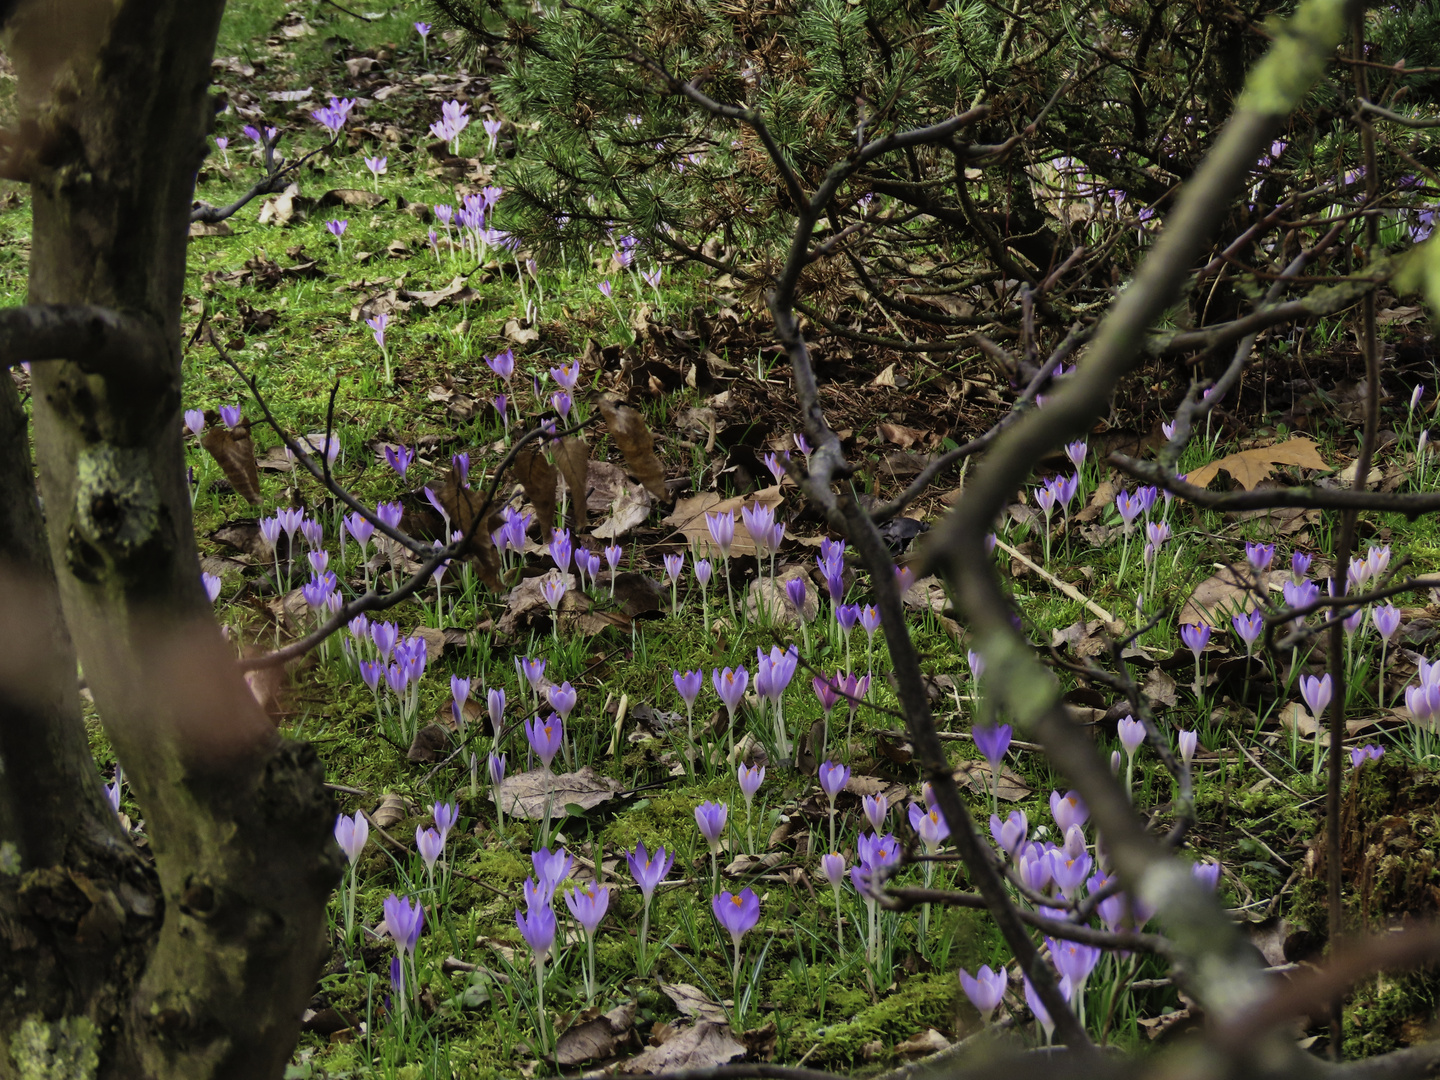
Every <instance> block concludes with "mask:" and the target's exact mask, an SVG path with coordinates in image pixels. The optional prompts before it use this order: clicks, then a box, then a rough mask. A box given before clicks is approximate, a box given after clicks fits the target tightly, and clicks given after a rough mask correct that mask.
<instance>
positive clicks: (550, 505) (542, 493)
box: [515, 446, 560, 543]
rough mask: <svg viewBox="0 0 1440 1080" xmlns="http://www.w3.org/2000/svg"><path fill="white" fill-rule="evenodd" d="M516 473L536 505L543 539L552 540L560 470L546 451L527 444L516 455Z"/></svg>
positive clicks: (527, 496) (536, 513)
mask: <svg viewBox="0 0 1440 1080" xmlns="http://www.w3.org/2000/svg"><path fill="white" fill-rule="evenodd" d="M515 475H516V476H518V477H519V478H520V485H521V486H522V487H523V488H524V489H525V497H526V498H527V499H529V500H530V502H531V503H533V504H534V506H535V520H536V521H538V522H540V534H541V537H540V538H541V539H542V540H543V541H544V542H545V543H549V542H550V537H551V536H552V535H553V534H554V531H555V527H554V525H553V524H552V522H554V520H555V502H556V496H557V494H558V492H557V490H556V489H557V487H558V482H559V479H560V473H559V470H557V469H556V468H555V466H554V465H552V464H551V463H550V462H549V461H548V460H547V459H546V457H545V455H544V453H542V452H541V451H539V450H537V449H535V447H533V446H527V447H525V448H524V449H523V450H521V451H520V452H519V453H518V454H516V455H515Z"/></svg>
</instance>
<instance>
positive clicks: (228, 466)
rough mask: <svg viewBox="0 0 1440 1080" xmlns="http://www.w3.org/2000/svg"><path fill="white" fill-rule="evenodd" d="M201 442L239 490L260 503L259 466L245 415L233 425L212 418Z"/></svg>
mask: <svg viewBox="0 0 1440 1080" xmlns="http://www.w3.org/2000/svg"><path fill="white" fill-rule="evenodd" d="M206 419H209V418H208V417H207V418H206ZM200 445H201V446H203V447H205V449H206V450H208V451H210V456H211V457H213V458H214V459H215V460H216V461H218V462H219V463H220V468H221V469H223V470H224V471H225V479H226V480H229V481H230V486H231V487H233V488H234V489H235V492H236V494H238V495H239V496H240V497H241V498H243V499H244V500H245V501H246V502H248V503H250V504H252V505H254V506H258V505H260V470H259V467H258V466H257V465H256V464H255V444H254V443H253V442H251V441H250V422H249V421H248V420H245V419H244V418H242V419H241V420H240V422H239V423H238V424H236V425H235V426H234V427H233V428H226V427H224V426H223V425H221V424H216V423H213V422H212V423H211V426H210V430H209V431H207V432H205V435H204V437H203V438H202V439H201V440H200Z"/></svg>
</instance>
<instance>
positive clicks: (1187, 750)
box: [1175, 731, 1200, 768]
mask: <svg viewBox="0 0 1440 1080" xmlns="http://www.w3.org/2000/svg"><path fill="white" fill-rule="evenodd" d="M1175 738H1176V740H1177V741H1178V742H1179V743H1180V760H1181V761H1183V762H1185V766H1186V768H1189V766H1190V761H1191V759H1192V758H1194V757H1195V749H1196V747H1198V746H1199V745H1200V736H1199V735H1198V734H1197V733H1196V732H1193V731H1180V732H1176V735H1175Z"/></svg>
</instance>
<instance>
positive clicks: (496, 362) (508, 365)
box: [485, 349, 515, 383]
mask: <svg viewBox="0 0 1440 1080" xmlns="http://www.w3.org/2000/svg"><path fill="white" fill-rule="evenodd" d="M485 363H486V364H487V365H489V367H490V370H491V371H493V372H494V373H495V374H496V375H499V376H500V378H502V379H504V380H505V381H506V382H507V383H508V382H509V381H510V377H511V376H512V375H514V374H515V350H514V349H506V350H505V351H504V352H502V353H496V354H495V355H494V356H487V357H486V358H485Z"/></svg>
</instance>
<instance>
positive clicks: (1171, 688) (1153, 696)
mask: <svg viewBox="0 0 1440 1080" xmlns="http://www.w3.org/2000/svg"><path fill="white" fill-rule="evenodd" d="M1145 696H1146V697H1147V698H1149V699H1150V701H1151V703H1152V704H1155V705H1174V704H1175V697H1176V695H1175V680H1174V679H1172V678H1171V677H1170V675H1169V673H1168V672H1167V671H1166V670H1165V669H1164V668H1158V667H1153V668H1151V669H1150V673H1149V674H1148V675H1146V676H1145Z"/></svg>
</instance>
